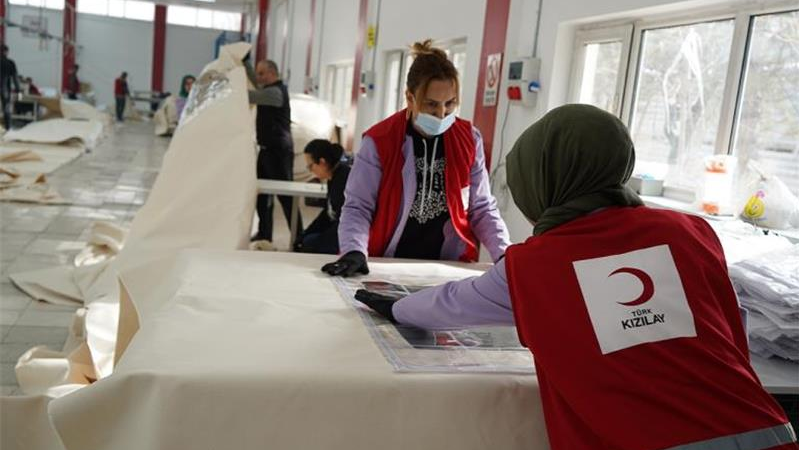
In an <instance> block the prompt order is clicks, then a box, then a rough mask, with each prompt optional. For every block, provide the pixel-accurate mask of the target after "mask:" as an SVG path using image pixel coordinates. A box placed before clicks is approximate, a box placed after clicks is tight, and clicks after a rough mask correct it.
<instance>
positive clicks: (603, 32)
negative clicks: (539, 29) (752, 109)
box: [568, 1, 799, 202]
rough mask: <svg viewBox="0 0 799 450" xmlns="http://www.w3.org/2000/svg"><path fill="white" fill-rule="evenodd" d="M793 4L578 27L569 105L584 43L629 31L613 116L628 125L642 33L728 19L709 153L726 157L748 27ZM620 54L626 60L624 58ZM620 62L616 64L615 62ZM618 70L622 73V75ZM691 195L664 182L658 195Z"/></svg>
mask: <svg viewBox="0 0 799 450" xmlns="http://www.w3.org/2000/svg"><path fill="white" fill-rule="evenodd" d="M797 10H799V8H797V7H796V3H795V2H793V1H777V2H773V3H770V4H766V5H764V4H762V3H751V4H745V5H728V6H726V7H722V8H718V7H717V8H703V9H695V10H683V11H680V12H679V13H676V14H667V15H654V16H650V17H647V18H638V19H630V20H628V21H621V22H620V21H619V20H616V21H614V22H597V23H592V24H588V25H585V26H582V27H579V28H577V29H576V30H575V32H574V47H573V48H574V53H573V56H572V70H571V74H570V80H569V83H570V84H569V94H568V99H569V101H578V100H579V96H580V84H581V81H582V75H583V69H584V67H582V66H583V64H584V59H585V55H584V53H585V52H584V45H585V44H590V43H601V42H613V41H618V40H619V39H620V38H621V37H622V33H623V31H622V30H624V29H629V30H631V31H630V35H629V36H630V43H629V50H628V51H626V52H625V48H624V45H625V43H624V41H623V40H622V45H623V46H622V58H621V60H622V61H624V66H623V67H621V66H620V72H619V73H624V76H623V77H620V78H624V84H623V87H622V88H621V91H620V92H617V94H619V95H620V96H621V102H620V106H621V107H620V109H619V108H617V115H619V116H620V118H621V120H622V121H623V122H624V123H625V124H627V125H628V126H631V125H632V122H633V119H634V117H633V115H634V114H633V113H634V112H633V107H634V105H635V101H636V94H637V93H636V90H637V89H636V88H637V85H638V82H639V78H640V75H641V74H640V67H641V58H642V56H643V55H642V52H641V50H642V43H643V36H644V32H646V31H647V30H656V29H660V28H669V27H678V26H688V25H695V24H700V23H706V22H714V21H721V20H733V35H732V42H731V45H730V56H729V62H728V66H727V74H726V76H725V81H724V83H725V84H724V90H723V93H722V96H723V97H722V100H721V101H722V103H721V115H720V117H719V123H718V130H717V135H716V141H715V142H716V144H715V148H714V153H715V154H723V155H732V154H733V152H734V146H735V136H736V134H737V131H738V126H739V123H738V122H739V114H740V112H741V108H742V100H743V96H742V94H743V89H744V82H745V81H746V72H747V64H748V60H747V56H748V51H749V43H750V40H751V39H752V32H753V24H754V20H755V18H756V17H757V16H762V15H768V14H780V13H790V12H792V11H797ZM625 55H626V60H625ZM620 62H621V61H620ZM622 68H623V71H622ZM695 194H696V192H695V191H694V190H691V189H686V188H680V187H675V186H669V185H668V184H666V185H665V186H664V190H663V196H664V197H667V198H671V199H675V200H679V201H683V202H693V201H694V198H695Z"/></svg>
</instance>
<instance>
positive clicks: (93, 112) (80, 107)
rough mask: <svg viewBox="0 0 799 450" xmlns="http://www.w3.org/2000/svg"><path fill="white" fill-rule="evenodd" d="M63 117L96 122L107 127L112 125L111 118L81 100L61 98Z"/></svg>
mask: <svg viewBox="0 0 799 450" xmlns="http://www.w3.org/2000/svg"><path fill="white" fill-rule="evenodd" d="M61 115H62V116H63V117H64V118H65V119H71V120H94V121H97V122H101V123H103V124H105V125H109V124H110V123H111V116H110V115H109V114H107V113H104V112H101V111H99V110H98V109H97V108H95V107H94V106H92V105H90V104H88V103H86V102H82V101H80V100H69V99H66V98H61Z"/></svg>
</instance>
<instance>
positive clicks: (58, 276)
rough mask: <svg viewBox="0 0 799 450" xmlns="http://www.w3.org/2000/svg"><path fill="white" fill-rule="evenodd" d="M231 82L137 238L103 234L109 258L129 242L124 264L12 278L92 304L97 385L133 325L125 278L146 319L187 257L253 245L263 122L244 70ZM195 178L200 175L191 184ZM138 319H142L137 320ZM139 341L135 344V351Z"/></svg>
mask: <svg viewBox="0 0 799 450" xmlns="http://www.w3.org/2000/svg"><path fill="white" fill-rule="evenodd" d="M223 54H226V52H225V51H224V50H223ZM228 59H230V58H229V57H228ZM222 77H223V78H224V77H226V78H227V80H228V84H229V86H228V87H229V89H228V90H227V91H226V94H225V95H224V96H220V97H215V98H212V99H211V100H210V101H208V102H207V104H205V105H203V108H202V110H201V111H200V113H199V114H197V115H196V116H195V117H194V118H193V120H191V121H190V122H188V123H185V124H183V125H182V126H181V127H180V128H179V129H178V130H177V132H176V134H175V136H174V137H173V139H172V142H171V144H170V147H169V150H168V151H167V154H166V155H165V157H164V162H163V166H162V168H161V172H160V174H159V176H158V178H157V179H156V182H155V184H154V185H153V188H152V190H151V192H150V195H149V197H148V200H147V203H146V204H145V205H144V206H143V207H142V208H141V209H140V210H139V212H138V213H137V215H136V217H135V218H134V221H133V223H132V225H131V230H130V232H129V234H128V236H127V238H125V237H124V235H123V234H119V233H117V234H114V232H115V230H105V232H104V233H100V234H103V235H104V236H105V237H104V238H100V239H99V240H103V239H107V240H108V242H103V244H104V245H106V246H107V247H108V248H109V249H111V248H113V246H114V242H116V243H117V246H121V244H122V243H121V242H120V240H121V239H124V240H125V246H124V248H122V249H121V250H120V253H119V255H118V256H117V257H116V258H114V259H112V260H109V261H106V262H103V263H100V264H95V265H92V266H87V267H80V268H77V269H73V270H65V269H51V270H50V271H48V272H43V271H39V272H36V273H26V274H14V275H12V280H13V281H14V282H15V283H16V284H17V285H18V286H20V287H21V288H22V289H23V290H25V291H26V292H28V293H30V294H31V295H33V296H37V297H40V298H41V297H44V298H46V299H47V300H49V301H54V302H71V301H74V300H78V301H81V300H82V301H83V302H84V303H85V305H86V307H87V312H86V315H85V347H86V348H87V350H88V352H87V354H88V355H90V358H89V359H90V361H91V364H93V369H94V376H95V377H96V378H103V377H106V376H108V375H109V374H111V372H112V370H113V362H114V357H115V349H116V346H117V342H118V336H117V332H118V328H117V325H118V323H119V321H120V320H123V321H124V320H128V319H129V318H120V317H119V315H120V305H119V300H120V287H119V276H120V275H122V277H123V278H124V280H125V282H126V287H127V289H128V294H129V295H130V299H131V302H133V303H134V304H135V307H136V308H137V309H138V312H139V313H141V314H147V313H149V312H150V311H151V310H153V309H156V308H157V307H158V305H160V303H159V302H160V301H162V299H163V298H165V297H163V296H159V295H156V294H157V293H158V291H157V289H156V288H160V285H159V284H158V283H157V281H158V280H160V279H162V278H164V275H165V274H166V273H168V272H169V270H170V267H171V266H172V264H173V259H174V255H175V253H176V252H177V251H178V250H180V249H183V248H211V249H237V248H242V249H243V248H246V246H247V244H248V237H249V231H250V227H251V225H252V217H253V209H254V205H255V197H256V176H255V148H254V135H255V130H254V116H253V114H252V112H251V110H250V108H249V104H248V101H247V89H246V75H245V73H244V69H243V67H241V64H240V63H239V65H238V67H234V68H233V69H231V70H230V71H229V72H227V74H223V75H222ZM201 79H202V77H201ZM199 81H201V80H198V82H199ZM187 168H191V176H188V177H187V176H186V174H187V172H186V170H187ZM109 244H110V246H109ZM131 314H134V315H136V310H131ZM135 319H136V320H138V319H139V318H138V317H136V318H135ZM131 332H135V329H133V330H131ZM129 338H130V336H125V342H126V340H127V339H129ZM33 362H34V361H33V359H32V360H31V361H29V362H28V363H30V364H32V363H33Z"/></svg>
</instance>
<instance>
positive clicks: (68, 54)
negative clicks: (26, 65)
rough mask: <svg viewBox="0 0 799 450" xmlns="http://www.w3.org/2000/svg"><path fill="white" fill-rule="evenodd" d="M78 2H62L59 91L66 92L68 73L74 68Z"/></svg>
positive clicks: (69, 0)
mask: <svg viewBox="0 0 799 450" xmlns="http://www.w3.org/2000/svg"><path fill="white" fill-rule="evenodd" d="M77 6H78V0H66V1H65V2H64V34H63V38H64V47H63V51H62V52H61V55H62V56H61V90H62V91H63V90H66V88H67V80H68V79H69V71H70V70H71V69H72V67H73V66H75V36H76V35H75V31H76V25H77V23H76V22H77V20H76V19H77V17H78V15H77Z"/></svg>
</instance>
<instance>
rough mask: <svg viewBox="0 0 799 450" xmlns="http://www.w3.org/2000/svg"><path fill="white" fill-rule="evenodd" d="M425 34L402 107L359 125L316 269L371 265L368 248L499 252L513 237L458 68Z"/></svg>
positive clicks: (450, 256) (429, 254)
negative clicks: (463, 110)
mask: <svg viewBox="0 0 799 450" xmlns="http://www.w3.org/2000/svg"><path fill="white" fill-rule="evenodd" d="M431 42H432V41H430V40H429V39H428V40H426V41H424V42H417V43H416V44H414V45H413V54H414V56H415V58H414V61H413V64H411V67H410V70H409V71H408V82H407V86H406V87H407V90H406V92H405V98H406V100H407V103H408V107H407V108H406V109H404V110H402V111H400V112H398V113H396V114H394V115H392V116H391V117H389V118H387V119H385V120H383V121H382V122H380V123H378V124H376V125H374V126H373V127H371V128H370V129H369V130H367V131H366V132H365V133H364V136H363V141H362V143H361V149H360V151H359V152H358V153H357V155H356V157H355V164H354V165H353V168H352V174H351V176H350V178H349V180H348V181H347V188H346V201H345V202H344V207H343V208H342V211H341V223H340V224H339V245H340V250H341V252H342V253H343V256H341V258H339V260H338V261H336V262H333V263H329V264H326V265H325V266H324V267H322V270H323V271H324V272H326V273H328V274H330V275H334V276H350V275H354V274H356V273H368V272H369V268H368V265H367V263H366V255H369V256H385V257H397V258H414V259H431V260H439V259H443V260H460V261H468V262H472V261H477V257H478V242H482V243H483V244H484V245H485V246H486V248H487V250H488V252H489V253H490V255H491V258H492V259H493V260H494V261H496V260H497V259H499V258H500V257H501V256H502V254H503V253H504V252H505V247H507V246H508V245H509V244H510V239H509V236H508V231H507V228H506V226H505V223H504V222H503V221H502V218H501V217H500V215H499V211H498V210H497V206H496V200H495V199H494V197H493V196H492V195H491V191H490V187H489V182H488V174H487V172H486V167H485V155H484V153H483V139H482V137H481V135H480V132H479V131H478V130H477V129H476V128H475V127H473V126H472V124H471V123H469V122H468V121H466V120H463V119H460V118H457V117H456V113H455V110H456V108H457V107H458V104H459V100H460V99H459V86H460V84H459V83H460V82H459V80H458V71H457V70H456V69H455V66H453V64H452V62H451V61H450V60H449V59H447V55H446V54H445V53H444V51H443V50H441V49H439V48H435V47H432V45H431Z"/></svg>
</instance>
